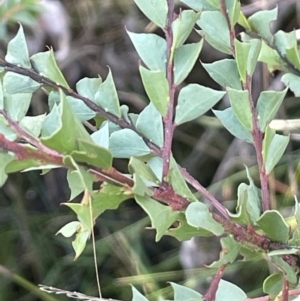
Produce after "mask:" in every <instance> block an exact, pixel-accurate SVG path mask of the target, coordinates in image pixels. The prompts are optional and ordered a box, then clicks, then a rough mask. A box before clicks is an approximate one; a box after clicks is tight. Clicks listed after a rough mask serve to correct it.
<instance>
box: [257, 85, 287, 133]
mask: <svg viewBox="0 0 300 301" xmlns="http://www.w3.org/2000/svg"><path fill="white" fill-rule="evenodd" d="M286 92H287V88H286V89H285V90H283V91H263V92H261V93H260V95H259V98H258V101H257V113H258V121H259V128H260V130H261V131H262V132H264V131H265V128H266V126H267V124H269V123H270V122H271V120H272V119H273V118H274V117H275V115H276V113H277V112H278V110H279V107H280V106H281V104H282V101H283V99H284V97H285V95H286Z"/></svg>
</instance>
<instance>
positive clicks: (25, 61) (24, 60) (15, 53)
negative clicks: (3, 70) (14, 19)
mask: <svg viewBox="0 0 300 301" xmlns="http://www.w3.org/2000/svg"><path fill="white" fill-rule="evenodd" d="M5 60H6V61H7V62H9V63H11V64H15V65H18V66H21V67H24V68H31V64H30V61H29V54H28V48H27V44H26V40H25V35H24V30H23V27H22V25H21V24H20V28H19V30H18V33H17V35H16V36H15V37H14V38H13V39H12V40H11V41H10V42H9V43H8V45H7V54H6V56H5Z"/></svg>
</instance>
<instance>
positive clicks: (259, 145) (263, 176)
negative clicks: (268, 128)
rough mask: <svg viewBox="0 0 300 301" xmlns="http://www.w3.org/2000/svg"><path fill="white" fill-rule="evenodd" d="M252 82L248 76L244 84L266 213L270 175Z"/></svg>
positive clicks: (268, 203)
mask: <svg viewBox="0 0 300 301" xmlns="http://www.w3.org/2000/svg"><path fill="white" fill-rule="evenodd" d="M251 81H252V78H251V76H249V75H247V77H246V83H245V84H244V89H245V90H248V98H249V103H250V107H251V113H252V126H253V129H252V137H253V143H254V148H255V152H256V158H257V164H258V169H259V176H260V185H261V190H262V207H263V211H266V210H269V209H270V202H269V187H268V175H267V173H266V169H265V165H264V161H263V155H262V150H263V138H264V134H263V132H262V131H261V130H260V128H259V123H258V116H257V111H256V108H255V103H254V100H253V97H252V86H251Z"/></svg>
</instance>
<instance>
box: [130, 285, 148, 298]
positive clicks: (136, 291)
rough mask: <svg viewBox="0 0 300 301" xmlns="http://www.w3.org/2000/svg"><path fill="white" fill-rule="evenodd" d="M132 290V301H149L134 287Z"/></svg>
mask: <svg viewBox="0 0 300 301" xmlns="http://www.w3.org/2000/svg"><path fill="white" fill-rule="evenodd" d="M131 288H132V301H149V300H148V299H147V298H146V297H144V296H143V295H142V294H141V293H140V292H139V291H138V290H137V289H136V288H135V287H134V286H132V287H131Z"/></svg>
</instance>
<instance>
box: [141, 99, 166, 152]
mask: <svg viewBox="0 0 300 301" xmlns="http://www.w3.org/2000/svg"><path fill="white" fill-rule="evenodd" d="M136 128H137V130H138V131H139V132H140V133H141V134H143V135H144V136H145V137H147V138H148V139H149V140H150V141H151V142H154V143H155V144H157V145H158V146H160V147H162V146H163V144H164V141H163V139H164V131H163V122H162V117H161V114H160V113H159V111H158V110H157V109H156V107H155V105H154V104H153V103H152V102H151V103H149V105H148V106H146V107H145V108H144V110H143V111H142V112H141V113H140V114H139V116H138V119H137V121H136Z"/></svg>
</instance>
